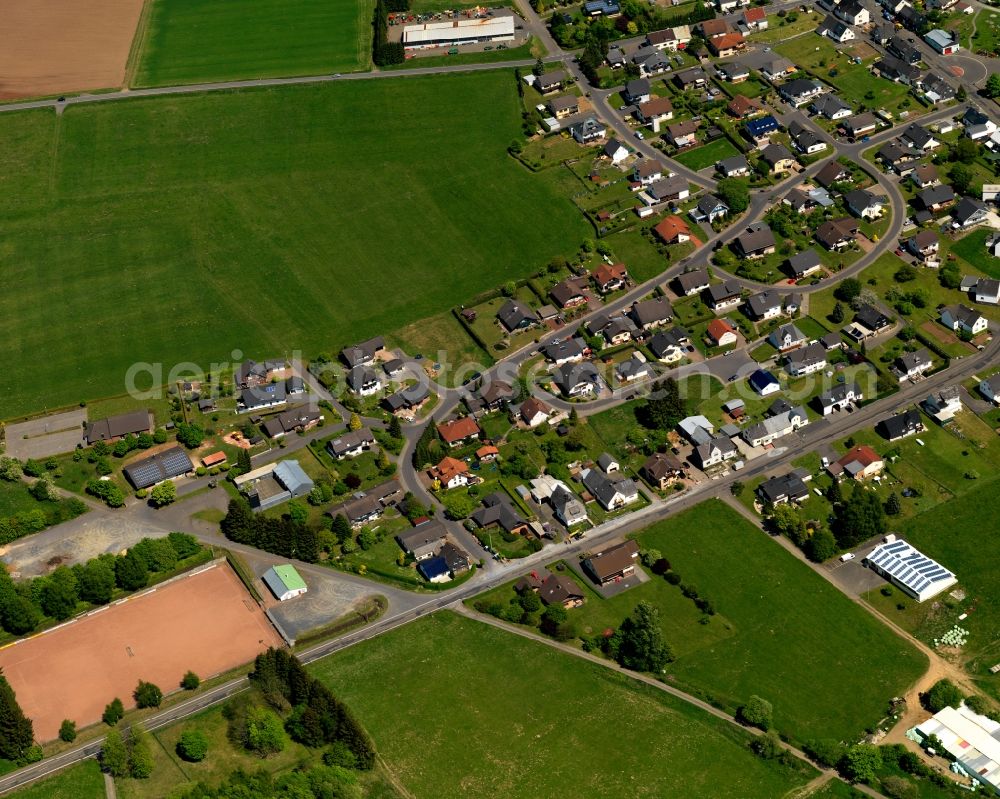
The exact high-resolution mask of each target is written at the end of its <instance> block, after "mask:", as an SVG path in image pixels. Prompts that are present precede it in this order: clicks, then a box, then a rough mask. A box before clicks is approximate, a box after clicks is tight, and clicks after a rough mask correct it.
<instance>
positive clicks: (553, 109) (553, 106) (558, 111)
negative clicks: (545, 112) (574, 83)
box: [548, 94, 580, 119]
mask: <svg viewBox="0 0 1000 799" xmlns="http://www.w3.org/2000/svg"><path fill="white" fill-rule="evenodd" d="M548 109H549V113H550V114H552V116H554V117H555V118H556V119H565V118H566V117H568V116H572V115H573V114H579V113H580V98H579V97H577V96H576V95H575V94H563V95H560V96H559V97H553V98H552V99H551V100H549V102H548Z"/></svg>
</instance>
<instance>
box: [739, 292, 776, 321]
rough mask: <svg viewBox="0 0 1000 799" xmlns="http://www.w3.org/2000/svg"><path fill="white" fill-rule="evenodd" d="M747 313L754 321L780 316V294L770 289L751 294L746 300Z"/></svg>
mask: <svg viewBox="0 0 1000 799" xmlns="http://www.w3.org/2000/svg"><path fill="white" fill-rule="evenodd" d="M746 311H747V315H748V316H749V317H750V318H751V319H754V320H755V321H758V322H759V321H763V320H764V319H774V318H775V317H776V316H781V311H782V307H781V296H780V295H778V294H777V293H776V292H774V291H772V290H771V289H767V290H765V291H761V292H759V293H757V294H752V295H751V296H750V297H748V298H747V301H746Z"/></svg>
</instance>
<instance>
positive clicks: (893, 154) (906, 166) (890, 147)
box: [875, 142, 923, 175]
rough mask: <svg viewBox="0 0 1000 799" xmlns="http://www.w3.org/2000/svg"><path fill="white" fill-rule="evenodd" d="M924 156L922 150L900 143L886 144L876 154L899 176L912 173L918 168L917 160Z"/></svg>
mask: <svg viewBox="0 0 1000 799" xmlns="http://www.w3.org/2000/svg"><path fill="white" fill-rule="evenodd" d="M922 155H923V153H922V152H921V151H920V150H915V149H914V148H912V147H910V146H908V145H903V144H901V143H900V142H886V143H885V144H883V145H882V146H881V147H880V148H879V150H878V152H876V153H875V157H876V158H878V160H879V161H881V162H882V163H883V164H885V165H886V166H887V167H888V168H889V169H891V170H892V171H893V172H895V173H896V174H897V175H908V174H909V173H910V172H912V171H913V169H914V168H915V167H916V163H915V162H916V160H917V159H918V158H920V157H921V156H922Z"/></svg>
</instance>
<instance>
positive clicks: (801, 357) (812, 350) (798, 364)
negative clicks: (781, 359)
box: [785, 342, 826, 377]
mask: <svg viewBox="0 0 1000 799" xmlns="http://www.w3.org/2000/svg"><path fill="white" fill-rule="evenodd" d="M785 368H786V369H787V370H788V374H790V375H791V376H792V377H802V376H803V375H811V374H812V373H813V372H818V371H820V370H821V369H825V368H826V347H824V346H823V345H822V344H820V343H819V342H817V343H815V344H810V345H809V346H808V347H802V348H800V349H797V350H792V352H791V353H789V355H788V357H787V358H786V362H785Z"/></svg>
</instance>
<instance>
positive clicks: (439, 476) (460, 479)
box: [430, 455, 471, 489]
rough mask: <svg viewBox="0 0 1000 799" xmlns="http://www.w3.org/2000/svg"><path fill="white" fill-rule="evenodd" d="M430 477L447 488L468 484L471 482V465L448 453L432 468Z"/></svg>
mask: <svg viewBox="0 0 1000 799" xmlns="http://www.w3.org/2000/svg"><path fill="white" fill-rule="evenodd" d="M430 477H431V479H432V480H435V481H437V482H438V483H439V484H440V485H441V487H442V488H445V489H452V488H458V487H459V486H466V485H468V484H469V483H470V482H471V474H470V473H469V465H468V464H467V463H466V462H465V461H461V460H459V459H458V458H452V457H451V456H450V455H446V456H445V457H444V458H442V459H441V462H440V463H439V464H438V465H437V466H435V467H434V468H432V469H431V470H430Z"/></svg>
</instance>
